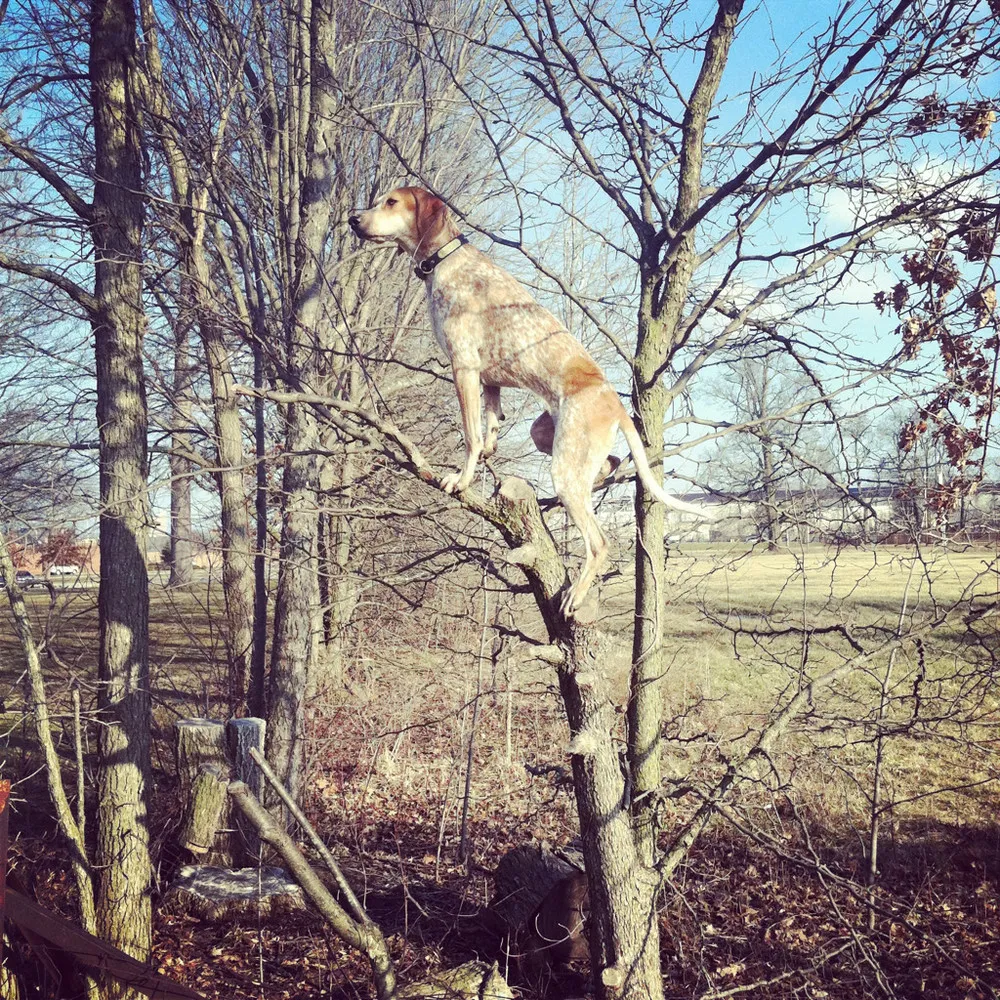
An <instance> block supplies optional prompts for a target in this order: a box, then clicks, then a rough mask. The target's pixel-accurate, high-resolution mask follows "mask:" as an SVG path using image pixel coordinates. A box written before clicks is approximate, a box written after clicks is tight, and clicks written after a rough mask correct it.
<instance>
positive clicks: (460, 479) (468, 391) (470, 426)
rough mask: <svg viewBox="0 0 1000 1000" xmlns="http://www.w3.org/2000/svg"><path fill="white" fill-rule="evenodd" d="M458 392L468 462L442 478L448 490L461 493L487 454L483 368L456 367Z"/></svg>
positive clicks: (442, 484)
mask: <svg viewBox="0 0 1000 1000" xmlns="http://www.w3.org/2000/svg"><path fill="white" fill-rule="evenodd" d="M453 377H454V379H455V392H457V393H458V405H459V408H460V409H461V411H462V433H463V435H464V437H465V464H464V465H463V466H462V471H461V472H452V473H450V474H449V475H447V476H445V477H444V478H443V479H442V480H441V486H442V487H443V489H444V491H445V493H458V492H461V491H462V490H464V489H467V488H468V487H469V484H470V483H471V482H472V479H473V477H474V476H475V474H476V466H477V465H478V464H479V459H480V457H481V456H482V454H483V427H482V419H483V414H482V398H481V392H480V384H479V372H478V371H477V370H476V369H474V368H455V369H453Z"/></svg>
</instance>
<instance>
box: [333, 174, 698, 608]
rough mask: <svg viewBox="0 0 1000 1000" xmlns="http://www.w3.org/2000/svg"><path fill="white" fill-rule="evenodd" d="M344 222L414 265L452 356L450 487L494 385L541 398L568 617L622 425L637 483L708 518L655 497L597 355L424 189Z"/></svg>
mask: <svg viewBox="0 0 1000 1000" xmlns="http://www.w3.org/2000/svg"><path fill="white" fill-rule="evenodd" d="M349 222H350V225H351V228H352V229H353V230H354V232H355V233H356V234H357V235H358V236H360V237H361V238H362V239H366V240H371V241H373V242H376V243H395V244H396V245H397V246H398V247H399V248H400V250H401V251H405V252H406V253H408V254H410V256H411V257H412V258H413V259H414V260H416V261H418V262H419V263H418V265H417V268H416V271H417V274H418V275H419V276H421V277H423V278H424V280H425V282H426V285H427V300H428V306H429V309H430V316H431V324H432V326H433V329H434V335H435V336H436V337H437V340H438V343H440V345H441V347H442V348H443V349H444V350H445V351H446V352H447V354H448V357H449V358H450V360H451V366H452V373H453V376H454V380H455V390H456V392H457V394H458V402H459V407H460V409H461V412H462V430H463V433H464V437H465V462H464V464H463V465H462V468H461V470H460V471H459V472H455V473H451V474H449V475H447V476H445V477H444V478H443V480H442V486H443V487H444V489H445V490H446V491H447V492H448V493H456V492H460V491H461V490H464V489H466V488H467V487H468V486H469V485H470V483H471V482H472V479H473V476H474V475H475V472H476V466H477V464H478V462H479V460H480V458H482V457H487V458H488V457H489V456H490V455H492V454H493V453H494V452H495V451H496V447H497V435H498V433H499V430H500V420H501V419H502V417H503V414H502V411H501V408H500V390H501V389H502V388H506V387H511V388H519V389H530V390H531V391H532V392H533V393H535V395H537V396H538V397H539V398H540V399H541V400H542V402H543V403H544V404H545V412H544V413H543V414H542V415H541V416H540V417H539V418H538V419H537V420H536V421H535V423H534V424H533V425H532V428H531V437H532V440H533V441H534V443H535V445H536V447H538V448H539V450H540V451H543V452H545V453H546V454H550V455H551V456H552V483H553V486H554V487H555V490H556V493H557V494H558V495H559V499H560V500H561V501H562V502H563V504H564V506H565V507H566V509H567V511H569V515H570V517H571V518H572V519H573V522H574V523H575V524H576V526H577V527H578V528H579V529H580V532H581V534H582V535H583V540H584V543H585V545H586V552H587V555H586V560H585V562H584V566H583V570H582V571H581V573H580V576H579V578H578V579H577V581H576V583H575V584H574V585H573V586H572V587H571V588H570V590H569V592H568V593H567V595H566V597H565V599H564V602H563V607H564V609H565V611H566V612H567V614H573V613H574V612H575V611H577V610H578V609H579V608H580V606H581V604H582V603H583V600H584V598H585V596H586V594H587V591H588V590H589V589H590V586H591V584H592V582H593V580H594V577H595V576H596V575H597V573H599V572H600V570H601V567H602V566H603V565H604V563H605V561H606V559H607V549H608V543H607V539H606V538H605V536H604V532H603V531H602V530H601V526H600V524H599V523H598V520H597V518H596V517H595V515H594V507H593V502H592V499H591V491H592V488H593V484H594V481H595V479H597V478H598V476H599V475H600V474H601V473H602V472H603V473H604V474H605V475H606V474H607V473H608V471H610V470H611V469H613V468H615V467H616V466H617V464H618V459H616V458H614V457H613V456H611V457H609V452H610V451H611V447H612V445H613V443H614V440H615V437H616V435H617V433H618V431H619V429H620V430H621V432H622V434H623V435H624V436H625V440H626V441H627V442H628V446H629V450H630V451H631V453H632V458H633V461H634V462H635V466H636V470H637V472H638V474H639V477H640V479H641V480H642V482H643V485H644V486H645V487H646V489H648V490H649V491H650V492H651V493H652V494H653V495H654V496H655V497H656V498H657V499H658V500H660V501H661V502H662V503H665V504H667V505H668V506H670V507H673V508H675V509H677V510H685V511H688V512H689V513H693V514H697V515H699V516H705V515H704V513H703V512H702V511H701V510H699V509H698V508H696V507H692V506H690V505H688V504H685V503H682V502H681V501H679V500H675V499H674V498H673V497H671V496H669V495H668V494H667V493H665V492H664V490H663V488H662V487H661V486H660V485H659V484H658V483H657V482H656V481H655V479H654V478H653V474H652V471H651V470H650V468H649V462H648V461H647V459H646V452H645V449H644V448H643V445H642V439H641V438H640V437H639V433H638V431H637V430H636V427H635V424H634V423H633V422H632V418H631V417H630V416H629V414H628V413H627V412H626V410H625V408H624V407H623V406H622V404H621V401H620V400H619V398H618V394H617V393H616V392H615V390H614V389H613V388H612V387H611V385H610V383H609V382H608V380H607V379H606V378H605V377H604V373H603V372H602V371H601V369H600V368H599V367H598V365H597V363H596V362H595V361H594V359H593V358H591V356H590V355H589V354H588V353H587V351H586V349H585V348H584V346H583V345H582V344H581V343H580V342H579V341H578V340H576V338H574V337H573V336H572V335H571V334H570V333H569V331H568V330H566V328H565V327H564V326H563V325H562V324H561V323H560V322H559V321H558V320H557V319H556V318H555V316H553V315H552V313H550V312H549V311H548V310H547V309H544V308H543V307H542V306H540V305H539V304H538V303H537V302H535V300H534V299H533V298H532V297H531V295H530V294H529V292H528V290H527V289H526V288H525V287H524V286H523V285H522V284H521V283H520V282H519V281H518V280H517V279H516V278H514V277H513V276H512V275H510V274H508V273H507V272H506V271H504V270H503V269H502V268H500V267H497V265H496V264H494V263H493V261H492V260H490V258H489V257H487V256H486V255H485V254H482V253H480V252H479V251H478V250H476V249H475V248H474V247H472V246H469V245H467V244H466V242H465V238H464V237H462V236H461V235H460V234H459V231H458V228H457V227H456V226H455V223H454V222H453V221H452V219H451V216H450V214H449V212H448V210H447V207H446V206H445V204H444V202H442V201H441V200H440V199H439V198H437V197H435V196H434V195H432V194H431V193H430V192H428V191H424V190H423V189H422V188H413V187H404V188H397V189H396V190H394V191H391V192H389V194H388V195H386V196H385V197H384V198H382V199H380V200H379V201H378V202H377V203H376V204H375V205H374V206H372V207H371V208H369V209H367V210H366V211H361V212H358V213H356V214H354V215H352V216H351V217H350V219H349ZM484 403H485V410H486V433H485V436H484V434H483V429H482V407H483V404H484Z"/></svg>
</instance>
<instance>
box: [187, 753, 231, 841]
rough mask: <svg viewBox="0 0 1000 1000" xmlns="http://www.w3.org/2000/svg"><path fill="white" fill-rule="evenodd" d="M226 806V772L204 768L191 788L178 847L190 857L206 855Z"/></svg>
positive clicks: (227, 771) (227, 797)
mask: <svg viewBox="0 0 1000 1000" xmlns="http://www.w3.org/2000/svg"><path fill="white" fill-rule="evenodd" d="M228 805H229V769H228V768H225V769H223V768H220V767H219V766H218V765H217V764H203V765H202V767H201V770H200V771H199V772H198V774H197V776H196V777H195V779H194V783H193V784H192V786H191V795H190V798H189V800H188V809H187V817H186V819H185V822H184V826H183V828H182V830H181V837H180V841H181V846H182V847H183V848H184V849H185V850H187V851H190V852H191V853H192V854H209V853H210V852H211V851H212V848H213V845H214V844H215V841H216V837H217V836H218V835H219V831H220V829H221V826H222V821H223V817H224V816H225V815H226V813H227V811H228V810H227V806H228Z"/></svg>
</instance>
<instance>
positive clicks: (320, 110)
mask: <svg viewBox="0 0 1000 1000" xmlns="http://www.w3.org/2000/svg"><path fill="white" fill-rule="evenodd" d="M303 15H307V16H303V17H302V18H300V19H299V21H298V22H297V23H298V31H299V34H298V35H297V38H296V44H295V51H294V60H293V65H294V66H295V72H296V73H297V80H296V84H297V111H298V133H297V136H296V138H297V139H298V140H299V141H298V144H297V145H296V146H295V147H294V149H293V155H294V157H295V164H294V165H295V168H296V173H297V174H298V175H299V176H300V178H301V196H300V201H299V204H298V213H297V218H296V220H295V223H296V224H295V227H294V243H293V247H294V254H293V260H294V264H293V268H292V271H291V278H292V296H291V303H292V305H291V310H290V314H289V316H288V319H287V328H286V365H287V370H286V372H285V373H284V375H285V378H286V380H287V381H288V382H289V383H291V384H292V385H294V386H295V387H296V388H299V387H307V386H309V385H312V384H315V380H316V376H317V371H318V365H317V358H316V351H315V344H316V331H317V327H318V324H319V323H320V322H321V305H322V293H323V283H324V275H323V268H322V260H323V247H324V242H325V239H326V235H327V233H328V231H329V227H330V204H329V200H328V197H327V196H328V194H329V191H330V187H331V184H332V177H333V172H334V170H335V169H336V164H335V162H334V159H333V157H332V156H331V153H330V150H331V141H330V132H331V130H332V129H334V128H335V127H336V126H335V120H336V115H337V110H338V109H337V100H336V96H335V88H334V84H333V81H332V80H331V79H330V72H329V68H328V66H327V62H326V58H325V53H326V52H331V51H334V49H335V45H336V21H335V14H334V10H333V5H332V4H331V3H330V2H329V0H318V2H316V3H305V4H304V6H303ZM286 420H287V425H286V438H285V442H286V454H287V456H288V457H287V458H286V460H285V468H284V477H283V508H282V526H281V552H280V558H281V567H280V570H279V575H278V594H277V599H276V603H275V620H274V646H273V650H272V658H271V677H270V685H269V699H268V702H269V703H268V714H267V723H268V728H267V737H268V758H269V759H270V760H271V761H272V763H273V766H274V769H275V771H276V772H277V774H278V776H279V778H280V779H281V781H282V783H283V784H284V785H285V786H286V787H287V788H288V789H289V791H290V792H291V794H292V796H293V797H295V798H297V797H298V791H299V782H300V778H301V770H302V762H303V751H304V742H303V735H304V726H305V721H306V704H307V701H306V699H307V694H308V693H309V691H310V690H311V689H312V688H313V685H314V683H315V677H314V669H315V662H316V650H317V647H318V642H319V635H320V632H321V628H322V623H321V621H319V620H318V608H319V591H318V586H317V575H318V574H317V567H318V562H317V548H318V541H317V531H318V512H317V506H318V505H317V491H318V487H319V466H318V462H317V458H316V455H315V450H316V448H317V446H318V444H319V437H318V430H317V425H316V418H315V415H314V414H313V412H312V409H311V407H309V406H301V405H294V404H293V405H291V406H289V407H288V409H287V411H286Z"/></svg>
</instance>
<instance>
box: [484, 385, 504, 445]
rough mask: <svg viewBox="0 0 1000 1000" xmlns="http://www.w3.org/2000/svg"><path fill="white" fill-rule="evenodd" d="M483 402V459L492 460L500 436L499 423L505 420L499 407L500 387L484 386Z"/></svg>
mask: <svg viewBox="0 0 1000 1000" xmlns="http://www.w3.org/2000/svg"><path fill="white" fill-rule="evenodd" d="M483 401H484V403H485V404H486V407H485V408H486V441H485V443H484V444H483V457H484V458H492V457H493V456H494V455H495V454H496V453H497V438H498V437H499V436H500V421H501V420H503V419H505V418H504V415H503V408H502V407H501V406H500V386H498V385H484V386H483Z"/></svg>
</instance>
